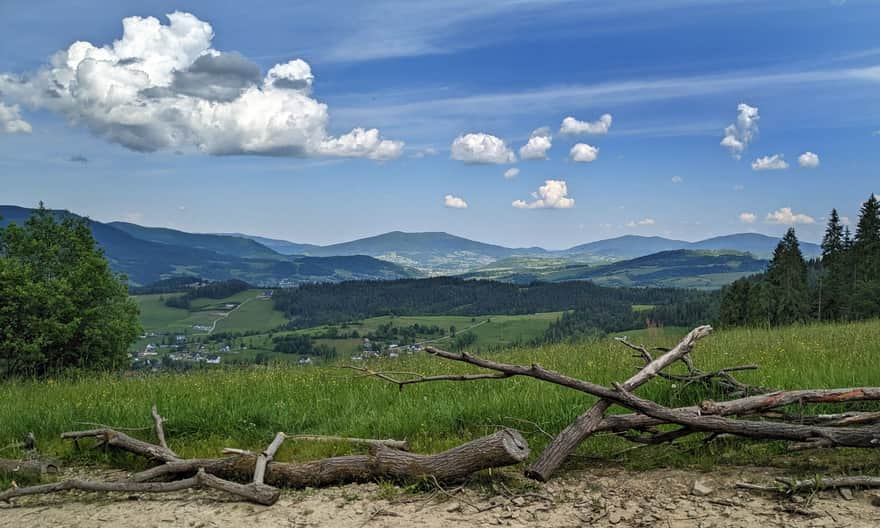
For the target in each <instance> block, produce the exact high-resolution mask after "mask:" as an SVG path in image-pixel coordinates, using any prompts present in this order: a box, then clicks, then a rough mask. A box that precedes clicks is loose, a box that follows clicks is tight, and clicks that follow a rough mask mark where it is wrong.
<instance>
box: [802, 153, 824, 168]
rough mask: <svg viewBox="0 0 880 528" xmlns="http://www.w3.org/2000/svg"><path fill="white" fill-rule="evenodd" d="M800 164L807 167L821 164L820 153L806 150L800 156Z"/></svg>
mask: <svg viewBox="0 0 880 528" xmlns="http://www.w3.org/2000/svg"><path fill="white" fill-rule="evenodd" d="M798 165H800V166H801V167H804V168H807V169H815V168H816V167H818V166H819V155H818V154H816V153H814V152H809V151H807V152H804V153H803V154H801V155H800V156H798Z"/></svg>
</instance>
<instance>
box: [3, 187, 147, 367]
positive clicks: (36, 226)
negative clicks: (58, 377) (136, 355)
mask: <svg viewBox="0 0 880 528" xmlns="http://www.w3.org/2000/svg"><path fill="white" fill-rule="evenodd" d="M140 330H141V329H140V324H139V322H138V307H137V305H136V304H135V303H134V301H132V300H131V299H129V297H128V294H127V287H126V284H125V281H124V278H123V277H120V276H117V275H114V274H113V272H111V270H110V266H109V264H108V262H107V259H106V258H104V254H103V252H102V251H101V250H100V249H98V248H97V247H96V245H95V240H94V239H93V238H92V235H91V232H90V231H89V227H88V224H87V222H86V220H84V219H80V218H73V217H63V218H61V220H60V221H58V220H56V218H55V217H54V216H53V214H52V213H51V212H49V211H47V210H46V209H45V208H44V207H43V206H42V204H41V205H40V208H39V209H37V210H35V211H34V213H33V214H32V215H31V217H30V218H29V219H27V220H26V221H25V222H24V223H23V225H21V226H19V225H17V224H9V225H8V226H6V227H5V228H2V229H0V375H7V376H8V375H36V376H42V375H46V374H48V373H52V372H56V371H59V370H63V369H67V368H80V369H113V368H118V367H120V366H122V365H123V364H125V363H126V360H127V347H128V345H129V344H130V343H131V342H132V341H134V339H135V338H136V337H137V335H138V333H139V332H140Z"/></svg>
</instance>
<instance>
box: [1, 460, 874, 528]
mask: <svg viewBox="0 0 880 528" xmlns="http://www.w3.org/2000/svg"><path fill="white" fill-rule="evenodd" d="M511 474H513V473H511ZM782 475H783V473H782V471H781V470H776V469H764V468H751V467H748V468H730V467H727V468H720V469H718V470H715V471H712V472H710V473H700V472H694V471H684V470H670V469H661V470H652V471H630V470H623V469H616V468H600V469H595V470H589V471H578V472H569V473H566V474H564V475H562V476H560V478H557V479H554V480H553V481H551V482H549V483H547V484H534V483H532V481H527V482H528V483H529V484H528V485H527V486H518V485H517V482H511V481H509V480H508V481H507V484H506V485H505V484H500V485H496V486H494V489H490V488H488V487H484V486H479V485H471V486H467V487H465V488H463V489H446V490H436V491H433V492H424V493H410V492H407V491H405V490H401V489H399V488H394V487H391V486H383V485H379V484H353V485H347V486H340V487H334V488H327V489H320V490H305V491H285V492H284V493H283V494H282V496H281V500H279V501H278V503H277V504H275V505H274V506H271V507H263V506H256V505H252V504H248V503H243V502H238V501H234V500H232V499H231V498H229V497H228V496H225V495H223V494H219V493H215V492H209V491H200V490H199V491H193V490H187V491H184V492H179V493H171V494H164V495H153V496H146V495H142V496H128V495H126V494H95V493H78V492H71V493H66V494H59V495H54V496H37V497H27V498H22V499H18V500H17V501H16V502H15V503H14V504H11V505H0V527H15V528H20V527H31V526H32V527H43V526H46V527H49V526H51V527H92V526H114V527H120V528H149V527H176V526H184V527H191V528H207V527H232V528H238V527H247V528H257V527H263V526H266V527H270V526H271V527H276V526H277V527H321V526H333V527H337V526H339V527H357V528H362V527H374V528H381V527H410V526H422V527H426V528H455V527H465V526H553V527H568V526H570V527H575V526H596V527H654V526H659V527H668V528H684V527H701V528H709V527H717V528H721V527H743V528H758V527H760V528H766V527H777V526H778V527H811V528H812V527H822V526H829V527H830V526H834V527H838V526H840V527H853V528H856V527H877V526H880V491H870V490H865V491H859V490H853V492H852V494H851V495H850V494H848V493H844V494H841V493H840V492H839V491H826V492H821V493H818V494H816V495H815V496H813V497H809V498H806V497H797V498H793V499H792V498H788V497H780V496H776V495H772V494H756V493H752V492H746V491H743V490H737V489H735V488H734V485H735V483H736V482H738V481H748V482H753V483H768V482H770V481H771V480H772V479H773V478H774V477H776V476H782ZM83 476H90V477H100V478H123V477H124V476H125V475H124V474H123V473H121V472H106V471H102V472H100V473H99V474H95V472H94V471H90V472H89V473H88V474H87V475H85V474H84V475H83ZM494 480H495V479H493V481H494ZM501 482H503V480H502V481H501ZM695 483H698V484H697V485H696V486H695ZM843 495H846V496H847V497H846V498H845V497H844V496H843Z"/></svg>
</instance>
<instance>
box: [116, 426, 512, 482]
mask: <svg viewBox="0 0 880 528" xmlns="http://www.w3.org/2000/svg"><path fill="white" fill-rule="evenodd" d="M528 455H529V448H528V444H527V442H526V440H525V439H524V438H523V437H522V435H521V434H519V433H518V432H516V431H514V430H511V429H503V430H501V431H498V432H496V433H494V434H491V435H489V436H484V437H482V438H478V439H476V440H472V441H470V442H468V443H465V444H462V445H460V446H458V447H455V448H453V449H450V450H448V451H444V452H442V453H437V454H434V455H420V454H414V453H408V452H406V451H400V450H397V449H391V448H389V447H386V446H384V445H381V444H380V445H374V446H372V448H371V450H370V453H369V454H365V455H351V456H341V457H333V458H326V459H322V460H315V461H312V462H304V463H298V464H295V463H284V462H271V463H269V464H268V465H267V466H266V474H265V480H266V482H267V483H269V484H271V485H273V486H277V487H284V488H304V487H321V486H328V485H332V484H343V483H347V482H364V481H370V480H375V479H383V478H384V479H389V480H396V481H409V482H413V481H418V480H420V479H423V478H436V479H437V480H438V481H439V482H454V481H460V480H462V479H464V478H466V477H468V476H469V475H471V474H473V473H475V472H477V471H481V470H484V469H490V468H497V467H503V466H509V465H512V464H517V463H519V462H522V461H523V460H525V459H526V458H527V457H528ZM256 461H257V457H256V456H254V455H247V454H244V455H237V456H231V457H225V458H218V459H201V460H179V461H172V462H169V463H167V464H163V465H160V466H157V467H155V468H152V469H148V470H146V471H143V472H141V473H137V474H135V475H133V476H132V480H133V481H137V482H144V481H149V480H155V479H158V478H161V477H166V476H169V475H176V474H177V475H179V474H187V473H191V472H193V471H195V470H196V469H197V468H199V467H203V468H204V469H205V471H206V472H207V473H209V474H212V475H216V476H218V477H222V478H225V479H229V480H236V481H242V480H247V479H250V477H251V475H253V474H254V470H255V466H256Z"/></svg>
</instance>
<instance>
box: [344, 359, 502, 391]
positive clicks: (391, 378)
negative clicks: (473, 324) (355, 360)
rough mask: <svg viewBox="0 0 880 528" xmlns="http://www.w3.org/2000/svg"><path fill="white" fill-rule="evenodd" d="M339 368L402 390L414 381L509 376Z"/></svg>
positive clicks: (499, 374)
mask: <svg viewBox="0 0 880 528" xmlns="http://www.w3.org/2000/svg"><path fill="white" fill-rule="evenodd" d="M340 368H346V369H350V370H357V371H358V372H363V375H364V376H366V377H375V378H379V379H382V380H385V381H387V382H389V383H393V384H395V385H397V388H399V389H400V390H403V387H404V386H406V385H412V384H414V383H426V382H431V381H475V380H485V379H504V378H509V377H510V375H509V374H504V373H502V372H499V373H497V374H444V375H440V376H423V375H421V374H418V373H416V372H377V371H374V370H372V369H369V368H367V367H356V366H353V365H345V366H343V367H340ZM400 376H407V378H406V379H400V378H399V377H400Z"/></svg>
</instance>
